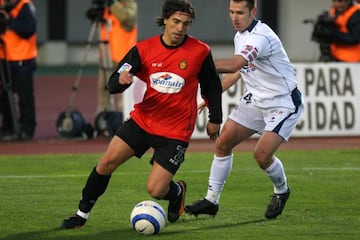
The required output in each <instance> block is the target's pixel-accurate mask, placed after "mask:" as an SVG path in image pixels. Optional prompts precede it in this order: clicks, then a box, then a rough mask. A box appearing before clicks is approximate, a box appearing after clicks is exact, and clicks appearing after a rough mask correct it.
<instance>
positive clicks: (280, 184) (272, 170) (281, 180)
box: [265, 156, 288, 194]
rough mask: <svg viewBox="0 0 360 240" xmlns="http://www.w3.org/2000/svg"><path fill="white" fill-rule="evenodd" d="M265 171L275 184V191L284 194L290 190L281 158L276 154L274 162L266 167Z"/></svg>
mask: <svg viewBox="0 0 360 240" xmlns="http://www.w3.org/2000/svg"><path fill="white" fill-rule="evenodd" d="M265 173H266V174H267V175H268V177H269V178H270V180H271V181H272V183H273V185H274V193H276V194H282V193H285V192H286V191H287V190H288V186H287V182H286V175H285V171H284V167H283V165H282V163H281V161H280V159H278V158H277V157H275V156H274V162H273V163H272V164H271V165H270V166H269V167H268V168H267V169H265Z"/></svg>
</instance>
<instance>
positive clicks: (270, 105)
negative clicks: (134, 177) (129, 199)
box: [185, 0, 303, 219]
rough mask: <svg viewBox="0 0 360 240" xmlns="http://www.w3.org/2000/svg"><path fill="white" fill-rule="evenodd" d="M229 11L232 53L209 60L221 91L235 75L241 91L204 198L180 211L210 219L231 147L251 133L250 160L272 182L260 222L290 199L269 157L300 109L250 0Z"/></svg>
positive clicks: (291, 73)
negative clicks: (240, 81)
mask: <svg viewBox="0 0 360 240" xmlns="http://www.w3.org/2000/svg"><path fill="white" fill-rule="evenodd" d="M229 13H230V19H231V21H232V24H233V26H234V28H235V30H236V31H237V32H236V34H235V37H234V45H235V54H234V56H233V57H232V58H229V59H220V60H217V61H215V65H216V69H217V70H218V72H219V73H228V74H226V75H225V77H224V78H223V79H222V87H223V90H226V89H227V88H229V87H230V86H231V85H233V84H234V83H235V82H236V81H237V80H238V79H239V78H240V77H241V78H242V79H243V81H244V84H245V88H246V92H245V94H244V95H243V96H242V97H241V99H240V100H239V101H238V103H237V106H236V107H235V108H234V109H233V110H232V112H231V114H230V115H229V117H228V119H227V120H226V122H225V124H224V126H223V128H222V130H221V134H220V136H219V138H218V139H217V140H216V144H215V145H216V152H215V155H214V159H213V162H212V166H211V169H210V176H209V185H208V190H207V195H206V196H205V198H204V199H201V200H199V201H196V202H194V203H193V204H192V205H188V206H185V212H187V213H190V214H193V215H195V216H197V215H199V214H209V215H213V216H214V215H215V214H216V213H217V212H218V209H219V199H220V194H221V192H222V190H223V187H224V184H225V181H226V179H227V177H228V176H229V174H230V171H231V168H232V162H233V154H232V150H233V148H234V147H235V146H236V145H238V144H239V143H241V142H243V141H244V140H245V139H247V138H249V137H250V136H252V135H253V134H255V133H258V134H260V137H259V139H258V141H257V143H256V146H255V149H254V158H255V160H256V161H257V163H258V165H259V166H260V168H261V169H262V170H263V171H264V172H265V173H266V175H267V176H268V177H269V179H270V181H271V182H272V183H273V186H274V190H273V195H272V197H271V201H270V204H269V205H268V206H267V208H266V211H265V217H266V218H270V219H273V218H276V217H277V216H278V215H280V214H281V213H282V211H283V209H284V207H285V203H286V201H287V199H288V198H289V195H290V188H289V185H288V183H287V178H286V175H285V171H284V167H283V164H282V162H281V161H280V159H279V158H277V157H276V156H275V155H274V154H275V152H276V150H277V149H278V147H279V146H280V145H281V144H282V143H283V142H286V141H287V140H288V139H289V137H290V134H291V132H292V130H293V129H294V128H295V126H296V124H297V122H298V119H299V117H300V115H301V112H302V111H303V103H302V97H301V93H300V91H299V90H298V89H297V87H296V84H297V82H296V73H295V69H294V67H293V65H292V64H291V63H290V60H289V58H288V56H287V54H286V52H285V50H284V48H283V46H282V43H281V41H280V39H279V38H278V36H277V35H276V34H275V33H274V32H273V31H272V30H271V29H270V27H268V26H267V25H266V24H265V23H262V22H261V21H260V20H257V19H256V18H255V16H256V0H230V5H229Z"/></svg>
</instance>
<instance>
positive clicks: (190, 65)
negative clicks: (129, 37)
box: [60, 0, 222, 229]
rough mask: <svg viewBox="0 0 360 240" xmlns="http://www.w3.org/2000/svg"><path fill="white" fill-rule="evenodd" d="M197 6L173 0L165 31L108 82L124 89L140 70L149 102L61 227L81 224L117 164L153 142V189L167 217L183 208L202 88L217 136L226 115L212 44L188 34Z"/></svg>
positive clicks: (139, 107) (162, 21)
mask: <svg viewBox="0 0 360 240" xmlns="http://www.w3.org/2000/svg"><path fill="white" fill-rule="evenodd" d="M194 18H195V12H194V9H193V7H192V5H191V3H190V2H188V1H187V0H166V1H165V2H164V5H163V8H162V16H161V17H159V18H158V19H157V23H158V25H159V26H160V27H163V33H162V34H161V35H159V36H154V37H152V38H149V39H146V40H143V41H140V42H138V43H137V44H136V46H134V47H133V48H132V49H131V50H130V51H129V52H128V53H127V55H126V56H125V57H124V58H123V59H122V60H121V61H120V62H119V64H118V67H117V70H116V71H114V73H113V74H112V76H111V77H110V79H109V82H108V89H109V91H110V93H121V92H123V91H124V90H125V89H126V88H128V87H129V86H130V85H131V84H132V83H133V80H134V79H133V76H134V75H135V76H137V77H138V78H139V79H142V80H143V81H144V82H145V83H146V92H145V94H144V98H143V101H142V102H139V103H137V104H135V106H134V110H133V111H132V112H131V113H130V119H129V120H127V121H126V122H125V123H124V124H123V125H122V126H121V127H120V128H119V129H118V130H117V132H116V133H115V136H114V137H113V139H112V140H111V142H110V144H109V146H108V149H107V151H106V152H105V154H104V155H103V157H102V158H101V159H100V161H99V163H98V164H97V165H96V167H94V169H93V170H92V172H91V173H90V176H89V177H88V180H87V183H86V185H85V187H84V189H83V191H82V199H81V200H80V202H79V209H78V211H77V213H76V214H75V215H73V216H71V217H69V218H68V219H65V220H64V221H63V222H62V224H61V226H60V227H61V228H64V229H71V228H81V227H82V226H83V225H84V224H85V222H86V220H87V218H88V216H89V213H90V210H91V209H92V208H93V206H94V204H95V202H96V200H97V199H98V198H99V197H100V196H101V195H102V194H103V193H104V192H105V190H106V188H107V185H108V183H109V180H110V176H111V174H112V173H113V172H114V171H115V169H116V168H117V167H118V166H120V165H121V164H123V163H124V162H126V161H127V160H129V159H130V158H131V157H133V156H136V157H138V158H140V157H141V156H142V155H143V154H144V153H145V152H146V151H147V150H148V149H149V148H153V149H154V153H153V156H152V158H151V160H150V163H151V164H152V169H151V172H150V174H149V178H148V181H147V191H148V192H149V194H150V196H151V197H153V198H155V199H163V200H168V201H169V206H168V220H169V222H175V221H177V220H178V218H179V217H180V216H181V214H182V213H183V208H184V200H185V193H186V184H185V182H184V181H182V180H180V181H177V182H174V181H173V177H174V175H175V173H176V172H177V170H178V169H179V167H180V165H181V163H183V162H184V154H185V151H186V148H187V146H188V143H189V140H190V137H191V134H192V133H193V130H194V126H195V120H196V116H197V93H198V86H199V85H200V89H201V95H202V96H203V98H204V99H205V101H206V102H207V106H208V108H209V121H208V123H207V134H208V135H209V137H210V139H211V140H215V139H216V138H217V136H218V134H219V130H220V124H221V122H222V109H221V93H222V89H221V82H220V78H219V76H218V74H217V72H216V69H215V65H214V62H213V58H212V54H211V51H210V48H209V46H208V45H206V44H205V43H203V42H201V41H199V40H197V39H195V38H194V37H192V36H190V35H188V34H187V32H188V30H189V28H190V26H191V24H192V20H193V19H194Z"/></svg>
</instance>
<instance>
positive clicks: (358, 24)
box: [328, 0, 360, 62]
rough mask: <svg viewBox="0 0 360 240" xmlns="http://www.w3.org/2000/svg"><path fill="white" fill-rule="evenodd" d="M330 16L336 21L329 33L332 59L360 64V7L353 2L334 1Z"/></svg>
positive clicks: (350, 0) (346, 0) (348, 0)
mask: <svg viewBox="0 0 360 240" xmlns="http://www.w3.org/2000/svg"><path fill="white" fill-rule="evenodd" d="M329 16H330V17H332V18H333V19H334V27H333V29H331V31H329V32H328V35H329V36H328V38H329V39H330V41H331V44H330V52H331V55H332V57H333V58H334V59H335V60H336V61H342V62H360V54H359V53H360V5H359V4H354V3H353V1H352V0H333V4H332V7H331V8H330V11H329Z"/></svg>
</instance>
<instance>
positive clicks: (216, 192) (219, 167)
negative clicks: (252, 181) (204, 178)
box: [205, 154, 233, 204]
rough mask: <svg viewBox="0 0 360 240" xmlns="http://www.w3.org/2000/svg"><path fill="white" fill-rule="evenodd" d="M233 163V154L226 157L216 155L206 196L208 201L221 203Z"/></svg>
mask: <svg viewBox="0 0 360 240" xmlns="http://www.w3.org/2000/svg"><path fill="white" fill-rule="evenodd" d="M232 163H233V154H231V155H229V156H225V157H217V156H214V159H213V161H212V164H211V170H210V176H209V186H208V190H207V195H206V197H205V198H206V199H207V200H208V201H210V202H212V203H214V204H219V200H220V195H221V192H222V190H223V188H224V185H225V182H226V179H227V177H228V176H229V175H230V172H231V169H232Z"/></svg>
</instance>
